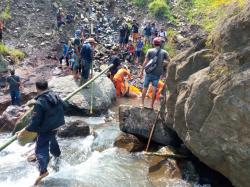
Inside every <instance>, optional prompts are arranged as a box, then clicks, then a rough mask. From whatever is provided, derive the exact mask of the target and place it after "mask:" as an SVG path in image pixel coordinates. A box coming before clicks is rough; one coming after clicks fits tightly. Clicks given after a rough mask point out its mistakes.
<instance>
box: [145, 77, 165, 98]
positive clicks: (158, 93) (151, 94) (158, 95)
mask: <svg viewBox="0 0 250 187" xmlns="http://www.w3.org/2000/svg"><path fill="white" fill-rule="evenodd" d="M163 87H164V82H163V81H162V80H160V81H159V82H158V85H157V92H156V99H157V100H160V97H161V91H162V89H163ZM147 97H149V98H152V97H153V87H152V85H150V86H149V89H148V92H147Z"/></svg>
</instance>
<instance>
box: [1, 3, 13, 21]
mask: <svg viewBox="0 0 250 187" xmlns="http://www.w3.org/2000/svg"><path fill="white" fill-rule="evenodd" d="M0 18H1V19H3V20H5V21H7V20H9V19H11V15H10V0H8V1H7V3H6V7H5V9H4V10H3V12H1V14H0Z"/></svg>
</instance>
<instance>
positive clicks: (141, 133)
mask: <svg viewBox="0 0 250 187" xmlns="http://www.w3.org/2000/svg"><path fill="white" fill-rule="evenodd" d="M156 116H157V113H156V111H154V110H151V109H147V108H145V109H143V110H142V109H141V108H139V107H132V106H125V105H121V106H120V107H119V121H120V129H121V131H123V132H125V133H130V134H134V135H135V136H138V137H142V138H145V139H148V137H149V134H150V131H151V129H152V126H153V124H154V123H155V120H156ZM152 141H153V142H155V143H159V144H163V145H176V144H178V143H179V142H178V138H177V136H176V134H175V132H174V131H173V130H171V129H169V128H168V127H167V126H166V124H163V123H162V122H161V120H157V123H156V127H155V131H154V133H153V136H152Z"/></svg>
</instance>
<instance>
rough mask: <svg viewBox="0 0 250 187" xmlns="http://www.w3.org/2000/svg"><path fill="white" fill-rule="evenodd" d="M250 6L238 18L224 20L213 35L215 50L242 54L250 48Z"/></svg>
mask: <svg viewBox="0 0 250 187" xmlns="http://www.w3.org/2000/svg"><path fill="white" fill-rule="evenodd" d="M249 17H250V6H249V3H248V6H247V7H246V8H245V10H243V11H242V12H241V13H240V14H238V15H237V16H233V17H231V18H229V19H226V20H224V21H223V22H222V23H221V24H220V25H219V26H218V28H217V29H216V31H215V32H214V34H213V38H212V41H213V45H214V48H215V49H217V50H218V51H220V52H223V53H225V52H233V51H237V52H242V51H243V50H244V49H245V48H246V47H249V46H250V32H249V30H250V19H249Z"/></svg>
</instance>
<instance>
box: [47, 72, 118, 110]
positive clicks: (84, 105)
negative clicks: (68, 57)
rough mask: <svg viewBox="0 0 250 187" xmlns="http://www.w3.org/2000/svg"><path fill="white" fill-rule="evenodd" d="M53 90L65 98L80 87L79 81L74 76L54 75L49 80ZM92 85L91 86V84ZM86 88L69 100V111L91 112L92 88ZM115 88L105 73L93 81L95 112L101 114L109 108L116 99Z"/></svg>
mask: <svg viewBox="0 0 250 187" xmlns="http://www.w3.org/2000/svg"><path fill="white" fill-rule="evenodd" d="M49 86H50V88H51V89H52V90H54V91H55V92H57V93H59V95H60V96H61V97H62V98H64V97H66V96H67V95H68V94H70V93H72V92H73V91H74V90H76V89H78V88H79V82H75V81H74V79H73V77H72V76H66V77H53V78H52V80H51V81H50V82H49ZM90 87H91V86H90ZM90 87H89V88H87V89H86V88H85V89H83V90H82V91H81V92H79V93H77V94H76V95H75V96H73V97H72V98H71V99H70V100H69V101H68V107H67V113H68V114H75V115H87V114H89V109H90V104H91V89H90ZM115 98H116V95H115V88H114V85H113V83H112V82H111V81H110V79H108V78H107V77H106V76H105V75H104V76H101V77H100V78H98V79H97V80H96V81H95V82H94V83H93V113H94V114H100V113H104V112H105V111H107V110H108V108H109V107H110V105H111V104H112V102H113V101H114V100H115Z"/></svg>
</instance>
